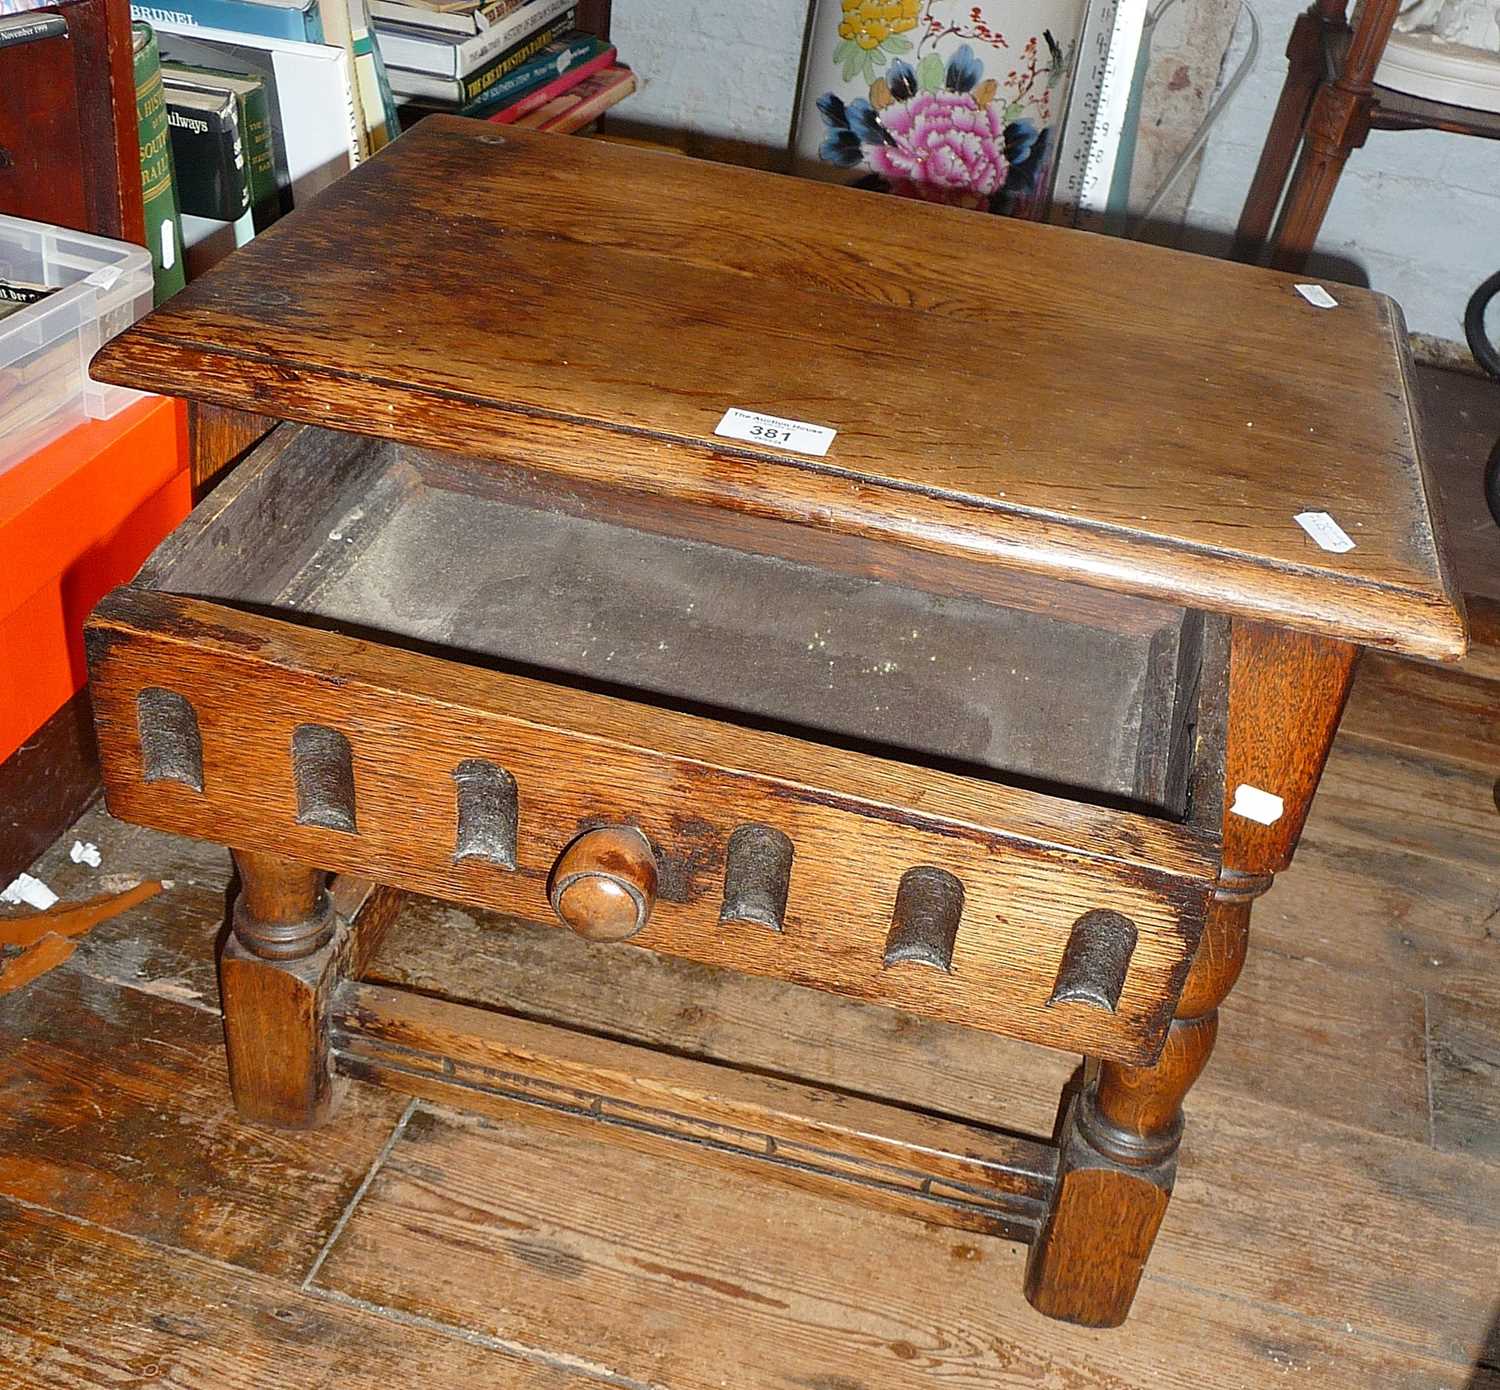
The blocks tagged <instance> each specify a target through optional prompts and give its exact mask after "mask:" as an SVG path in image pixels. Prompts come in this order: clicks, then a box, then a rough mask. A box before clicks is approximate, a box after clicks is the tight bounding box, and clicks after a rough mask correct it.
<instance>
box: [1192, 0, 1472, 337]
mask: <svg viewBox="0 0 1500 1390" xmlns="http://www.w3.org/2000/svg"><path fill="white" fill-rule="evenodd" d="M1249 2H1250V3H1251V4H1253V5H1254V7H1255V12H1256V14H1257V15H1258V16H1259V17H1260V21H1261V26H1262V29H1263V30H1264V37H1263V41H1262V48H1261V53H1260V58H1259V60H1258V61H1257V63H1256V66H1255V70H1254V71H1253V72H1252V73H1251V74H1250V76H1249V77H1248V78H1247V79H1246V81H1245V85H1244V86H1243V87H1241V88H1240V90H1239V92H1238V93H1237V94H1236V96H1235V99H1234V102H1233V104H1232V105H1231V106H1230V107H1229V108H1228V109H1227V110H1226V112H1225V114H1224V118H1223V120H1222V121H1221V122H1220V123H1219V126H1218V127H1217V128H1216V129H1215V131H1214V133H1213V135H1212V136H1210V138H1209V143H1208V147H1207V149H1206V150H1205V152H1204V156H1203V163H1202V168H1201V172H1200V175H1199V178H1198V184H1197V187H1196V188H1195V189H1194V191H1193V196H1192V199H1191V200H1190V201H1189V203H1188V210H1187V230H1186V232H1185V233H1184V236H1183V239H1182V241H1181V242H1180V243H1179V244H1181V245H1183V246H1185V247H1188V248H1190V249H1194V250H1204V251H1210V252H1215V253H1222V251H1223V249H1224V247H1225V245H1226V244H1227V239H1228V238H1229V237H1230V235H1231V234H1232V233H1233V230H1234V225H1235V223H1236V222H1237V221H1238V220H1239V215H1240V207H1241V205H1242V204H1243V203H1244V201H1245V194H1246V192H1247V191H1248V189H1249V187H1250V179H1251V177H1252V176H1253V174H1254V172H1255V163H1256V160H1257V159H1258V158H1259V157H1260V147H1261V142H1262V141H1263V140H1264V138H1265V133H1266V128H1267V127H1268V126H1269V124H1270V121H1271V113H1272V110H1273V109H1274V107H1275V105H1276V98H1277V96H1278V95H1279V94H1280V91H1281V83H1282V78H1283V77H1284V75H1285V73H1286V57H1285V52H1286V38H1287V35H1288V34H1289V33H1290V32H1291V27H1292V21H1293V20H1294V19H1295V18H1296V16H1297V14H1298V12H1299V11H1300V10H1302V9H1304V8H1305V7H1306V6H1305V0H1249ZM1237 56H1238V55H1237V52H1236V51H1233V50H1232V51H1231V53H1230V55H1229V59H1228V61H1227V63H1226V70H1228V69H1232V67H1233V65H1234V63H1235V61H1236V59H1237ZM1317 256H1318V258H1319V259H1318V260H1317V261H1314V262H1313V267H1314V270H1315V271H1316V272H1317V273H1319V274H1322V275H1324V276H1326V277H1327V278H1329V279H1343V280H1352V281H1355V282H1356V283H1362V284H1369V285H1372V286H1374V288H1376V289H1378V290H1383V291H1384V292H1385V293H1386V294H1389V295H1392V296H1393V297H1394V298H1395V299H1396V300H1397V301H1399V303H1400V304H1401V307H1402V308H1403V309H1404V310H1405V311H1406V321H1407V325H1408V326H1409V327H1410V328H1411V329H1412V331H1413V332H1416V333H1431V334H1434V335H1436V336H1437V337H1440V338H1448V339H1452V340H1454V341H1461V340H1462V339H1463V311H1464V304H1465V302H1466V301H1467V300H1468V297H1469V295H1470V294H1471V293H1473V291H1474V289H1475V287H1476V286H1477V285H1478V284H1479V282H1480V281H1481V280H1483V279H1484V278H1485V277H1486V276H1488V275H1491V274H1493V273H1494V272H1495V271H1497V270H1500V141H1492V140H1479V139H1475V138H1473V137H1470V136H1462V135H1445V134H1444V133H1442V132H1441V131H1427V130H1423V131H1412V132H1409V133H1403V132H1387V133H1380V132H1377V133H1375V134H1372V135H1371V136H1370V139H1369V142H1368V143H1367V144H1366V145H1365V147H1364V149H1362V150H1356V151H1354V153H1353V154H1351V155H1350V156H1349V162H1348V164H1347V165H1345V167H1344V176H1343V179H1342V180H1341V181H1340V183H1339V188H1338V192H1337V193H1336V194H1335V195H1334V200H1333V206H1332V208H1331V209H1330V210H1329V214H1328V220H1327V221H1326V222H1324V224H1323V232H1322V235H1321V236H1320V237H1319V239H1318V246H1317Z"/></svg>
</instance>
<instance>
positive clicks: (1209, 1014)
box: [1026, 621, 1356, 1327]
mask: <svg viewBox="0 0 1500 1390" xmlns="http://www.w3.org/2000/svg"><path fill="white" fill-rule="evenodd" d="M1355 655H1356V651H1355V648H1353V647H1351V646H1350V645H1348V644H1347V643H1344V642H1334V641H1330V640H1328V639H1325V638H1318V637H1310V636H1307V635H1305V634H1301V633H1294V632H1287V631H1284V630H1282V629H1279V628H1274V627H1270V626H1268V625H1266V624H1263V623H1254V622H1245V621H1237V622H1235V624H1234V627H1233V637H1232V641H1231V646H1230V660H1229V729H1228V738H1227V746H1226V749H1225V783H1226V787H1225V792H1226V794H1225V816H1224V842H1223V863H1224V868H1223V870H1222V871H1221V873H1220V875H1219V880H1218V884H1217V886H1216V889H1215V892H1214V895H1213V898H1212V900H1211V902H1210V903H1209V908H1208V914H1207V918H1206V920H1205V923H1204V928H1203V935H1202V937H1201V938H1200V939H1199V942H1198V950H1197V953H1196V955H1195V956H1194V957H1193V965H1192V969H1191V970H1189V972H1188V976H1187V980H1186V982H1185V983H1184V985H1183V989H1182V994H1181V996H1180V997H1179V998H1178V1001H1177V1007H1176V1010H1175V1013H1174V1017H1173V1021H1172V1024H1171V1027H1170V1028H1169V1030H1168V1033H1167V1039H1166V1044H1165V1046H1164V1047H1163V1049H1162V1054H1161V1056H1160V1058H1158V1060H1157V1061H1156V1063H1155V1064H1154V1065H1153V1066H1149V1067H1128V1066H1120V1065H1117V1064H1115V1063H1110V1062H1105V1063H1102V1064H1100V1065H1099V1066H1098V1067H1097V1068H1091V1072H1090V1076H1089V1078H1088V1081H1087V1084H1086V1085H1085V1087H1084V1089H1083V1091H1082V1093H1081V1094H1080V1095H1079V1096H1078V1097H1076V1098H1075V1100H1074V1101H1073V1103H1072V1105H1071V1106H1070V1108H1069V1111H1068V1113H1067V1115H1066V1116H1065V1117H1064V1120H1063V1130H1062V1136H1061V1143H1060V1154H1059V1168H1058V1179H1057V1186H1056V1188H1055V1190H1054V1193H1053V1199H1052V1205H1051V1207H1050V1208H1049V1210H1048V1213H1047V1217H1046V1219H1045V1221H1044V1222H1043V1225H1042V1230H1041V1234H1040V1236H1039V1237H1038V1239H1037V1241H1036V1243H1035V1244H1034V1245H1033V1246H1032V1248H1031V1255H1030V1258H1029V1260H1028V1262H1027V1266H1026V1296H1027V1298H1029V1299H1030V1300H1031V1303H1032V1305H1033V1306H1034V1307H1035V1308H1037V1309H1038V1310H1039V1311H1040V1312H1043V1313H1046V1314H1047V1315H1048V1316H1049V1317H1054V1318H1061V1319H1063V1320H1065V1321H1067V1322H1076V1323H1082V1324H1084V1325H1085V1326H1088V1327H1117V1326H1119V1324H1120V1323H1122V1322H1124V1320H1125V1317H1126V1314H1127V1313H1128V1312H1129V1311H1130V1304H1131V1301H1132V1300H1133V1299H1134V1297H1135V1291H1136V1287H1137V1285H1138V1284H1139V1283H1140V1280H1141V1273H1142V1271H1143V1270H1144V1268H1145V1264H1146V1258H1147V1256H1148V1255H1149V1254H1150V1253H1151V1245H1152V1242H1153V1241H1154V1240H1155V1239H1156V1232H1157V1229H1158V1228H1159V1227H1160V1226H1161V1222H1162V1217H1163V1216H1164V1215H1165V1214H1166V1210H1167V1199H1168V1198H1169V1197H1170V1196H1171V1192H1172V1182H1173V1179H1174V1178H1175V1176H1176V1172H1177V1148H1178V1145H1179V1143H1180V1142H1181V1139H1182V1127H1183V1114H1182V1103H1183V1099H1184V1098H1185V1097H1186V1095H1187V1093H1188V1091H1189V1090H1190V1089H1191V1087H1192V1085H1193V1083H1194V1082H1195V1081H1196V1080H1197V1079H1198V1077H1199V1075H1200V1074H1201V1073H1202V1071H1203V1068H1204V1066H1205V1065H1207V1062H1208V1058H1209V1054H1210V1053H1211V1052H1212V1051H1213V1045H1214V1037H1215V1035H1216V1034H1217V1032H1218V1023H1219V1018H1218V1010H1219V1005H1220V1004H1221V1003H1222V1002H1223V1001H1224V998H1225V996H1226V995H1227V994H1228V993H1229V991H1230V990H1231V989H1232V988H1233V987H1234V982H1235V981H1236V980H1237V979H1238V978H1239V974H1240V968H1241V967H1242V966H1243V965H1244V963H1245V948H1246V945H1247V942H1248V938H1249V928H1250V905H1251V903H1253V902H1254V900H1255V899H1256V898H1257V897H1259V896H1260V894H1262V893H1264V892H1265V891H1266V890H1267V889H1268V888H1269V887H1270V886H1271V882H1272V876H1273V875H1274V874H1275V873H1277V872H1278V871H1279V870H1281V869H1283V868H1285V867H1286V866H1287V864H1289V863H1290V862H1291V857H1292V852H1293V850H1294V849H1295V848H1296V844H1297V840H1298V838H1299V837H1300V836H1301V834H1302V826H1303V823H1304V822H1305V821H1306V819H1307V812H1308V808H1309V807H1310V806H1311V805H1312V799H1313V794H1314V792H1315V791H1316V790H1317V786H1318V779H1319V778H1320V777H1321V776H1322V772H1323V765H1324V763H1325V762H1326V761H1327V758H1328V750H1329V748H1330V747H1331V745H1332V743H1333V735H1334V732H1335V731H1336V730H1337V728H1338V723H1339V718H1340V716H1341V715H1342V713H1343V709H1344V701H1345V699H1346V698H1347V697H1348V693H1349V686H1350V683H1351V681H1352V680H1353V676H1354V661H1355ZM1241 787H1250V788H1254V789H1256V790H1258V791H1260V792H1262V793H1267V794H1270V795H1271V796H1273V797H1275V798H1279V800H1280V802H1281V807H1282V809H1281V810H1280V812H1279V813H1278V814H1276V815H1275V816H1274V817H1272V818H1270V819H1269V820H1268V819H1266V818H1265V817H1264V815H1263V813H1262V814H1261V818H1259V819H1257V818H1255V817H1247V816H1245V815H1243V814H1239V813H1237V812H1236V811H1235V809H1234V807H1235V806H1236V803H1237V801H1238V795H1237V794H1238V792H1239V790H1240V788H1241Z"/></svg>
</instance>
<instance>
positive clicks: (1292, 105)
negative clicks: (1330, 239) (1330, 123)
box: [1232, 8, 1323, 261]
mask: <svg viewBox="0 0 1500 1390" xmlns="http://www.w3.org/2000/svg"><path fill="white" fill-rule="evenodd" d="M1286 58H1287V70H1286V81H1285V82H1284V83H1283V84H1282V88H1281V98H1280V100H1279V101H1278V102H1277V103H1276V114H1275V115H1274V116H1272V117H1271V126H1270V129H1269V130H1268V131H1267V132H1266V143H1265V146H1264V147H1263V148H1262V150H1261V153H1260V163H1259V164H1257V165H1256V166H1255V177H1254V179H1253V180H1251V183H1250V192H1249V193H1248V194H1247V195H1246V197H1245V207H1244V211H1243V212H1241V213H1240V223H1239V226H1238V227H1237V228H1236V229H1235V233H1234V250H1233V252H1232V254H1233V256H1234V258H1235V260H1237V261H1255V260H1258V259H1259V258H1260V255H1261V252H1262V251H1263V250H1264V249H1265V243H1266V238H1267V237H1268V236H1269V235H1270V232H1271V223H1272V221H1273V220H1274V219H1275V217H1276V209H1277V207H1278V205H1279V204H1280V202H1281V194H1282V190H1283V189H1285V188H1286V179H1287V175H1288V174H1289V173H1291V170H1292V161H1293V160H1294V159H1295V158H1296V157H1297V149H1298V147H1299V146H1300V145H1301V144H1302V134H1303V131H1304V130H1305V128H1306V126H1307V116H1308V112H1309V111H1310V110H1311V109H1312V101H1313V96H1314V94H1315V93H1316V92H1317V90H1318V84H1319V83H1320V82H1321V81H1322V80H1323V20H1322V17H1321V16H1320V15H1319V13H1318V11H1317V9H1316V8H1314V9H1313V10H1310V11H1308V12H1307V13H1306V14H1301V15H1298V16H1297V22H1296V23H1295V24H1294V25H1293V26H1292V35H1291V38H1290V39H1289V40H1288V41H1287V46H1286Z"/></svg>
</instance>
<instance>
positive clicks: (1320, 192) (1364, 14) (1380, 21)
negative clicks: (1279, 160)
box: [1270, 0, 1400, 271]
mask: <svg viewBox="0 0 1500 1390" xmlns="http://www.w3.org/2000/svg"><path fill="white" fill-rule="evenodd" d="M1399 3H1400V0H1366V3H1365V5H1364V6H1363V8H1362V9H1361V11H1360V15H1359V23H1358V25H1357V27H1356V28H1355V30H1354V32H1353V34H1352V35H1351V36H1350V40H1349V48H1348V51H1347V52H1346V53H1345V55H1344V64H1343V68H1342V69H1341V70H1340V72H1339V74H1338V76H1337V77H1336V78H1335V79H1334V81H1332V82H1331V83H1327V84H1325V85H1323V86H1321V87H1320V88H1319V89H1318V92H1317V95H1316V96H1315V97H1314V98H1313V102H1312V109H1311V110H1310V111H1309V112H1308V115H1307V125H1306V130H1305V133H1304V137H1303V141H1302V154H1301V157H1300V158H1299V159H1298V161H1297V169H1296V172H1295V173H1293V175H1292V183H1291V187H1290V188H1289V189H1288V190H1287V195H1286V201H1285V203H1284V204H1283V205H1282V209H1281V215H1280V217H1279V218H1278V219H1277V222H1276V231H1275V233H1274V234H1273V236H1272V238H1271V256H1270V264H1271V265H1272V266H1273V267H1274V268H1275V269H1277V270H1290V271H1298V270H1301V269H1302V267H1303V265H1305V264H1306V262H1307V258H1308V256H1309V255H1311V254H1312V249H1313V246H1314V244H1315V243H1316V242H1317V239H1318V232H1319V231H1320V230H1321V229H1322V226H1323V219H1324V217H1325V216H1326V215H1327V213H1328V207H1329V204H1330V203H1332V202H1333V194H1334V190H1335V189H1336V188H1337V187H1338V184H1339V178H1340V177H1341V176H1342V174H1343V172H1344V165H1345V163H1346V162H1347V161H1348V159H1349V153H1350V151H1351V150H1357V149H1359V148H1360V147H1361V146H1362V145H1363V144H1364V143H1365V140H1366V138H1367V137H1368V136H1369V133H1370V111H1371V107H1372V105H1373V100H1374V98H1373V95H1372V94H1373V92H1374V83H1375V70H1376V68H1377V67H1378V66H1379V63H1380V57H1381V54H1382V53H1384V52H1385V46H1386V41H1387V40H1388V39H1389V38H1390V35H1391V29H1392V28H1393V27H1394V25H1395V22H1396V11H1397V8H1398V6H1399Z"/></svg>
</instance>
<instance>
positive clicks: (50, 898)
mask: <svg viewBox="0 0 1500 1390" xmlns="http://www.w3.org/2000/svg"><path fill="white" fill-rule="evenodd" d="M56 902H57V894H56V893H54V892H53V891H52V890H51V889H50V888H49V887H47V885H46V884H45V883H43V882H42V881H41V879H39V878H32V876H31V875H30V874H17V875H16V877H15V881H14V882H13V883H11V884H10V885H9V887H7V888H3V889H0V903H14V904H17V905H21V906H25V907H34V908H36V910H37V911H38V912H45V911H46V910H47V909H48V908H49V907H51V906H52V905H53V904H54V903H56Z"/></svg>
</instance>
